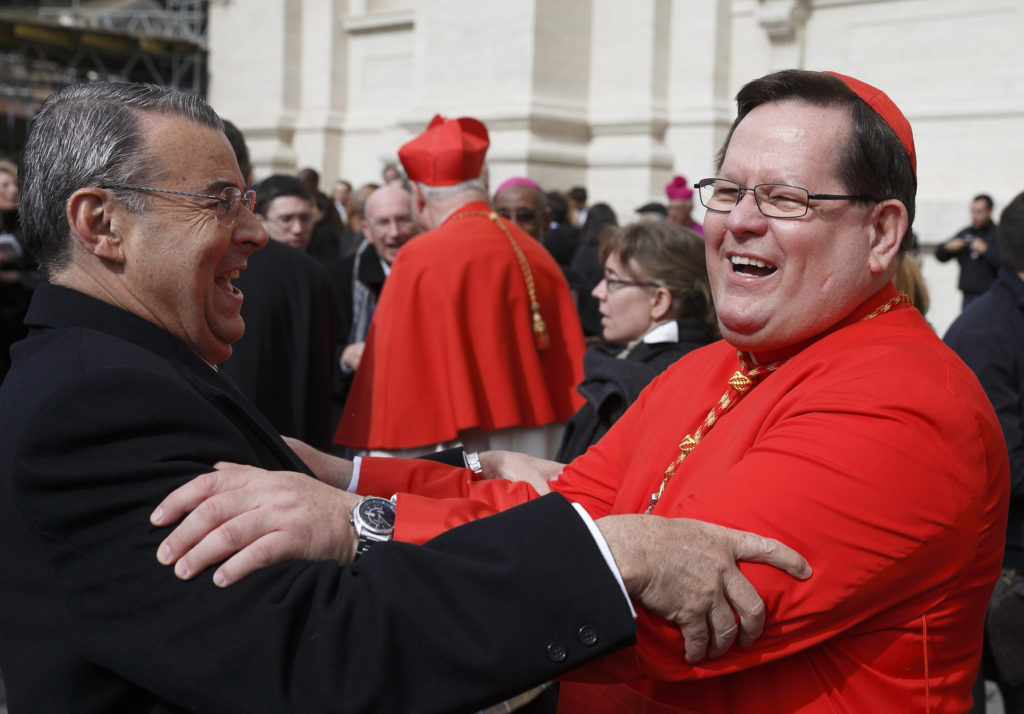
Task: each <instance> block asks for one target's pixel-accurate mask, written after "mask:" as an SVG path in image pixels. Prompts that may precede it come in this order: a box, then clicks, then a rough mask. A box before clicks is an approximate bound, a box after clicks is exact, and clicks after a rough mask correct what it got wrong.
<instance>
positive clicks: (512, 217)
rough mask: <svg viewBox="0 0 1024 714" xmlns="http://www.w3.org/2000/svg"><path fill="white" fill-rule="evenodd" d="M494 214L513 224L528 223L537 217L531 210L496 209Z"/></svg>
mask: <svg viewBox="0 0 1024 714" xmlns="http://www.w3.org/2000/svg"><path fill="white" fill-rule="evenodd" d="M495 213H497V214H498V215H499V216H501V217H502V218H504V219H505V220H508V221H512V222H513V223H529V222H530V221H532V220H533V219H535V218H536V217H537V212H536V211H535V210H533V209H532V208H517V209H516V210H515V211H510V210H508V209H507V208H497V209H495Z"/></svg>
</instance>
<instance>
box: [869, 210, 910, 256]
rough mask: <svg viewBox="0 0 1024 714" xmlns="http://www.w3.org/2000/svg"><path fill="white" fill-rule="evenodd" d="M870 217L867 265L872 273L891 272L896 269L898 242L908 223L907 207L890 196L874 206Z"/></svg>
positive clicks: (901, 238)
mask: <svg viewBox="0 0 1024 714" xmlns="http://www.w3.org/2000/svg"><path fill="white" fill-rule="evenodd" d="M871 218H872V222H871V255H870V257H869V260H868V267H869V268H870V270H871V272H872V273H873V274H874V275H883V274H887V273H891V272H892V271H894V270H895V269H896V264H897V262H898V260H897V256H898V255H899V250H900V242H901V241H902V240H903V235H904V234H905V233H906V232H907V227H908V226H909V225H910V218H909V216H908V214H907V207H906V206H904V205H903V202H902V201H898V200H896V199H895V198H890V199H887V200H885V201H881V202H880V203H878V204H877V205H876V206H875V208H874V210H873V211H872V213H871Z"/></svg>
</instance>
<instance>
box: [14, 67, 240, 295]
mask: <svg viewBox="0 0 1024 714" xmlns="http://www.w3.org/2000/svg"><path fill="white" fill-rule="evenodd" d="M146 114H162V115H166V116H173V117H180V118H183V119H187V120H189V121H191V122H194V123H195V124H198V125H200V126H205V127H209V128H211V129H216V130H218V131H223V129H224V125H223V123H222V122H221V120H220V117H219V116H217V113H216V112H215V111H213V109H212V108H211V107H210V105H208V104H207V103H206V102H205V101H203V99H201V98H200V97H198V96H196V95H194V94H187V93H185V92H181V91H178V90H176V89H169V88H166V87H158V86H156V85H152V84H129V83H116V82H90V83H87V84H77V85H72V86H70V87H65V88H63V89H60V90H58V91H56V92H54V93H53V94H52V95H50V97H49V98H48V99H47V100H46V102H45V103H44V104H43V106H42V108H41V109H40V110H39V113H38V114H36V116H35V119H33V121H32V127H31V129H30V131H29V135H28V139H27V140H26V143H25V150H24V153H23V154H22V161H21V171H20V172H19V173H20V176H19V179H20V184H19V192H18V193H19V196H20V199H21V200H20V204H21V205H20V209H21V213H20V217H21V227H22V233H23V235H24V237H25V241H26V243H27V245H28V248H29V250H30V251H31V252H32V253H33V255H34V256H35V257H36V259H37V260H38V261H39V265H40V268H41V269H42V270H43V272H44V273H45V274H46V275H47V276H52V275H53V274H55V273H57V272H59V271H61V270H62V269H63V268H65V267H67V263H68V261H69V260H70V255H71V245H72V242H71V241H72V238H71V230H70V227H69V226H68V222H67V217H66V209H67V202H68V199H70V198H71V195H72V194H73V193H74V192H75V191H77V190H78V189H80V188H86V187H89V186H99V187H106V186H108V185H109V184H112V183H125V184H143V185H151V184H152V182H154V181H157V180H159V174H160V167H159V166H158V165H157V164H156V162H155V160H154V157H152V156H150V155H149V153H148V148H147V146H146V143H145V138H144V134H143V132H142V123H141V120H142V118H143V116H144V115H146ZM111 191H112V192H113V193H114V194H115V195H116V196H117V198H118V200H119V201H121V203H122V204H123V205H124V206H125V208H126V209H127V210H129V211H132V212H139V211H142V210H145V209H146V207H147V206H148V198H147V197H146V196H145V194H142V193H137V192H134V191H123V190H115V189H111Z"/></svg>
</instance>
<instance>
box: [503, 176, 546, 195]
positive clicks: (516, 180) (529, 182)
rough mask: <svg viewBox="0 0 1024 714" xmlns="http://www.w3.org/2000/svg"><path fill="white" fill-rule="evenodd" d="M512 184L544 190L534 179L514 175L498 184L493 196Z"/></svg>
mask: <svg viewBox="0 0 1024 714" xmlns="http://www.w3.org/2000/svg"><path fill="white" fill-rule="evenodd" d="M512 186H526V187H528V188H535V189H537V190H538V191H540V192H542V193H543V191H544V189H542V188H541V187H540V184H539V183H537V182H536V181H534V180H533V179H528V178H526V177H525V176H514V177H512V178H510V179H509V180H508V181H505V182H504V183H502V184H501V185H500V186H498V189H497V190H496V191H495V192H494V196H495V197H497V196H498V194H499V193H501V192H502V191H504V190H505V189H506V188H511V187H512Z"/></svg>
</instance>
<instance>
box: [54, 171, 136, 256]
mask: <svg viewBox="0 0 1024 714" xmlns="http://www.w3.org/2000/svg"><path fill="white" fill-rule="evenodd" d="M66 215H67V219H68V226H70V228H71V235H73V236H74V237H75V240H76V241H78V245H79V246H81V247H82V248H83V249H84V250H85V251H86V252H88V253H92V254H93V255H95V256H96V257H97V258H102V259H103V260H109V261H112V262H114V263H119V264H123V263H124V262H125V246H124V241H123V240H122V235H121V231H120V230H119V228H118V226H119V224H120V223H123V219H124V217H125V216H126V215H127V213H126V212H125V210H124V209H123V208H122V207H121V205H120V204H119V203H118V202H117V201H116V200H115V199H114V197H113V196H112V195H111V194H110V192H108V191H106V190H104V189H102V188H96V187H94V186H90V187H88V188H80V189H78V190H77V191H75V192H74V193H73V194H71V198H69V199H68V202H67V208H66Z"/></svg>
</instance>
